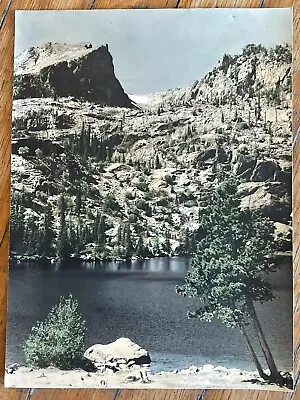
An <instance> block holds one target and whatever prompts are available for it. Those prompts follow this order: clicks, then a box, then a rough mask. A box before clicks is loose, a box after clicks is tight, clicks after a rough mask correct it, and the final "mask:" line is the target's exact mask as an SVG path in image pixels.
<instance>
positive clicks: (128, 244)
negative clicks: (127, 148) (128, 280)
mask: <svg viewBox="0 0 300 400" xmlns="http://www.w3.org/2000/svg"><path fill="white" fill-rule="evenodd" d="M123 247H124V249H125V258H126V260H128V259H130V258H131V257H132V256H133V250H134V247H133V243H132V237H131V229H130V225H129V224H127V225H126V226H125V230H124V236H123Z"/></svg>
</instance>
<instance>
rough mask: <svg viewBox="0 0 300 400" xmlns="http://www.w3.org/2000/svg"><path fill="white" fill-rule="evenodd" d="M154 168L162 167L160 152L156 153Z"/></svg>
mask: <svg viewBox="0 0 300 400" xmlns="http://www.w3.org/2000/svg"><path fill="white" fill-rule="evenodd" d="M154 168H155V169H159V168H161V163H160V160H159V155H158V154H156V156H155V163H154Z"/></svg>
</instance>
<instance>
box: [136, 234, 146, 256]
mask: <svg viewBox="0 0 300 400" xmlns="http://www.w3.org/2000/svg"><path fill="white" fill-rule="evenodd" d="M135 253H136V256H137V257H140V258H143V257H145V256H146V248H145V245H144V240H143V236H142V235H141V234H140V235H139V237H138V240H137V244H136V249H135Z"/></svg>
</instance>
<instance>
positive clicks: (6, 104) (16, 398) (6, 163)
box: [0, 0, 300, 400]
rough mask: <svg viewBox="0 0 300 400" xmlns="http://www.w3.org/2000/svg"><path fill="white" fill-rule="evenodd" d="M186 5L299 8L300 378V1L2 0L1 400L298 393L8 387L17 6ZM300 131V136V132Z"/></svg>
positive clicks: (299, 338)
mask: <svg viewBox="0 0 300 400" xmlns="http://www.w3.org/2000/svg"><path fill="white" fill-rule="evenodd" d="M133 7H134V8H173V7H179V8H185V7H205V8H207V7H236V8H239V7H248V8H250V7H264V8H268V7H294V64H293V84H294V86H293V92H294V101H293V135H294V177H293V181H294V206H293V207H294V208H293V211H294V293H295V300H294V317H295V330H294V349H295V351H294V353H295V381H296V382H297V381H298V379H299V377H300V375H299V374H300V356H299V353H300V351H299V348H300V299H299V294H300V278H299V274H300V247H299V233H300V228H299V219H300V210H299V205H300V190H299V189H298V188H299V183H300V167H299V161H300V129H299V117H300V114H299V113H300V71H299V68H300V1H299V0H265V1H263V0H94V1H93V0H0V166H1V167H0V374H1V386H0V399H1V400H30V399H31V400H61V399H66V400H73V399H74V400H75V399H76V400H82V399H91V400H100V399H101V400H116V399H118V400H138V399H139V400H288V399H292V398H294V399H295V400H296V399H300V384H299V385H297V387H296V390H295V392H294V393H291V392H284V393H282V392H271V391H254V390H253V391H252V390H203V391H201V390H103V389H99V390H95V389H80V390H76V389H68V390H55V389H53V390H52V389H48V390H45V389H43V390H39V389H36V390H34V391H31V390H27V389H23V390H22V389H18V390H17V389H16V390H14V389H5V388H3V374H4V354H5V329H6V324H5V321H6V296H7V278H8V273H7V264H8V243H9V235H8V233H9V227H8V221H9V198H10V140H11V99H12V76H13V40H14V10H20V9H28V10H34V9H36V10H38V9H76V10H79V9H85V10H87V9H91V8H94V9H100V8H133ZM298 130H299V138H298V137H297V131H298Z"/></svg>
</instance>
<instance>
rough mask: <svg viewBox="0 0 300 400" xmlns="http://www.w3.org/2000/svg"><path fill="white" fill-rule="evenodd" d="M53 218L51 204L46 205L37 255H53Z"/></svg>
mask: <svg viewBox="0 0 300 400" xmlns="http://www.w3.org/2000/svg"><path fill="white" fill-rule="evenodd" d="M53 223H54V217H53V214H52V208H51V204H50V203H47V205H46V207H45V211H44V215H43V223H42V226H41V229H40V232H39V241H40V243H39V255H41V256H42V257H52V256H53V255H54V239H55V232H54V228H53Z"/></svg>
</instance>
